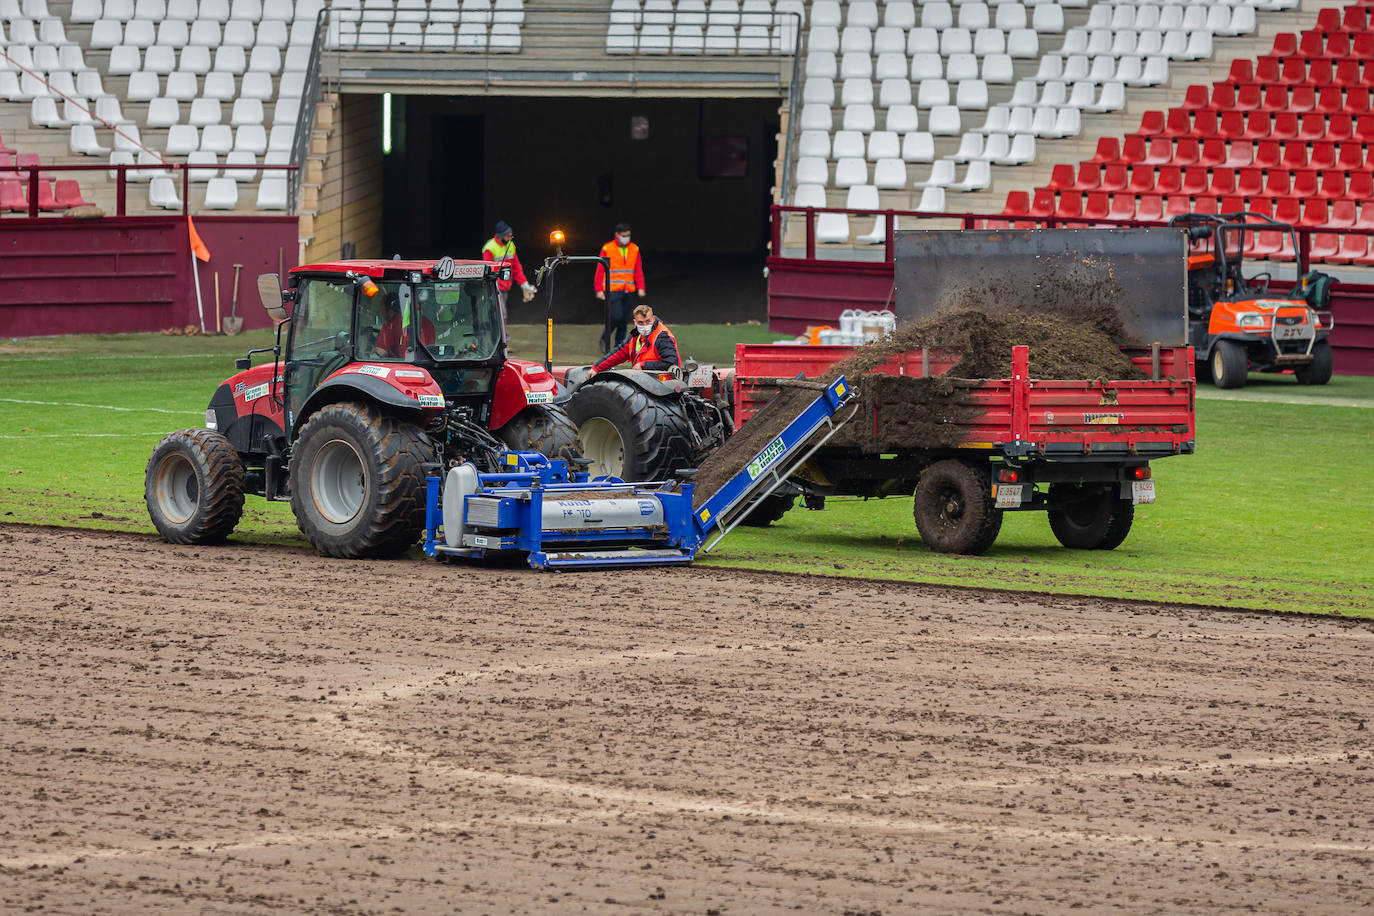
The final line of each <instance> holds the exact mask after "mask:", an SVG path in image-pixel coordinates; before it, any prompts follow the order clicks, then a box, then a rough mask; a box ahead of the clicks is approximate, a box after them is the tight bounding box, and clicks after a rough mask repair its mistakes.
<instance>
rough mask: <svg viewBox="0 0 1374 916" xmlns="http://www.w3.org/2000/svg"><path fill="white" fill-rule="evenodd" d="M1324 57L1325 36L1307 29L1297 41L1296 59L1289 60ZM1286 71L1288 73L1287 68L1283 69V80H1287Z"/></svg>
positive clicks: (1304, 77)
mask: <svg viewBox="0 0 1374 916" xmlns="http://www.w3.org/2000/svg"><path fill="white" fill-rule="evenodd" d="M1325 56H1326V36H1325V35H1323V34H1322V33H1321V32H1318V31H1316V30H1314V29H1308V30H1307V31H1305V32H1303V33H1302V37H1301V38H1299V39H1298V53H1297V58H1290V60H1291V59H1301V58H1306V57H1325ZM1304 63H1306V61H1304ZM1287 71H1288V68H1287V67H1284V73H1285V79H1286V78H1287ZM1303 79H1306V75H1305V74H1304V76H1303Z"/></svg>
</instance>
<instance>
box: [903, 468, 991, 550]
mask: <svg viewBox="0 0 1374 916" xmlns="http://www.w3.org/2000/svg"><path fill="white" fill-rule="evenodd" d="M912 514H913V515H914V516H915V517H916V530H918V531H919V532H921V540H923V541H925V542H926V546H927V547H929V548H930V549H931V550H933V551H935V552H936V553H962V554H968V555H970V556H977V555H979V554H982V553H986V552H987V549H988V548H989V547H991V546H992V542H993V541H995V540H997V533H998V532H999V531H1001V530H1002V510H1001V509H998V508H997V506H996V505H995V504H994V503H993V500H992V492H991V487H990V485H989V480H988V473H987V470H986V468H983V467H975V466H974V465H971V464H965V463H964V462H962V461H956V460H954V459H952V458H950V459H945V460H944V461H937V462H935V463H934V464H932V465H931V466H930V467H928V468H926V469H925V472H924V473H922V474H921V480H920V482H919V483H918V484H916V498H915V500H914V504H913V506H912Z"/></svg>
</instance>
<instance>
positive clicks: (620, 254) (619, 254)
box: [592, 222, 645, 351]
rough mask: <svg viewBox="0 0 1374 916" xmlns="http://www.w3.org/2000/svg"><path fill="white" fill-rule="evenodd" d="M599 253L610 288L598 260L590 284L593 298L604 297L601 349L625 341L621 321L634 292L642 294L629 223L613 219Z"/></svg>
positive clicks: (641, 266)
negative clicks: (612, 231)
mask: <svg viewBox="0 0 1374 916" xmlns="http://www.w3.org/2000/svg"><path fill="white" fill-rule="evenodd" d="M601 256H602V257H603V258H606V259H607V260H609V261H610V262H611V277H610V280H611V282H610V289H609V290H607V284H606V271H605V270H604V269H603V268H602V267H601V265H599V264H598V265H597V268H596V278H595V279H594V280H593V281H592V285H593V286H594V287H595V288H596V298H598V299H604V300H606V330H605V331H603V332H602V334H601V349H602V350H603V351H605V350H609V349H611V347H612V346H616V347H619V346H620V345H621V344H623V343H624V342H625V324H626V322H628V321H629V319H630V306H631V304H632V303H633V302H634V298H635V294H636V293H638V294H639V298H641V299H643V298H644V295H645V294H644V260H643V258H641V257H640V256H639V246H638V245H636V244H635V243H634V242H632V241H630V224H629V223H626V222H620V223H616V225H615V238H613V239H611V240H610V241H609V242H607V243H606V244H604V245H602V246H601ZM613 335H614V337H615V340H614V342H612V340H611V337H612V336H613Z"/></svg>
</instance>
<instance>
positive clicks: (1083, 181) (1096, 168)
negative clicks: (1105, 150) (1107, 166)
mask: <svg viewBox="0 0 1374 916" xmlns="http://www.w3.org/2000/svg"><path fill="white" fill-rule="evenodd" d="M1101 183H1102V166H1100V165H1098V164H1097V163H1095V162H1080V163H1079V164H1078V178H1077V179H1076V180H1075V181H1074V183H1073V189H1074V190H1075V191H1095V190H1097V186H1098V185H1100V184H1101Z"/></svg>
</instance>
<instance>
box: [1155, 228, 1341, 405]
mask: <svg viewBox="0 0 1374 916" xmlns="http://www.w3.org/2000/svg"><path fill="white" fill-rule="evenodd" d="M1169 225H1171V226H1179V227H1183V228H1186V229H1187V230H1188V237H1189V246H1188V340H1189V342H1190V343H1191V344H1192V345H1193V348H1194V350H1195V352H1196V365H1197V368H1198V371H1199V375H1200V376H1202V375H1205V374H1206V373H1207V372H1209V371H1210V373H1211V376H1212V383H1213V384H1214V385H1216V386H1217V387H1218V388H1240V387H1241V386H1242V385H1244V384H1245V380H1246V373H1247V372H1285V371H1290V370H1291V371H1292V373H1293V375H1294V376H1296V377H1297V380H1298V381H1299V382H1300V383H1302V384H1304V385H1325V384H1326V383H1327V382H1329V381H1331V372H1332V365H1333V363H1332V355H1331V342H1330V340H1329V339H1328V338H1329V337H1330V336H1331V328H1332V326H1333V324H1334V322H1333V321H1332V318H1331V312H1330V311H1328V310H1327V306H1328V305H1329V303H1330V298H1331V294H1330V283H1331V279H1330V277H1328V276H1326V275H1325V274H1320V273H1316V272H1310V273H1307V274H1304V275H1303V276H1302V277H1300V278H1299V279H1298V282H1297V284H1296V285H1295V286H1293V287H1292V288H1291V289H1288V290H1284V291H1279V290H1277V289H1274V290H1272V291H1271V281H1272V279H1273V277H1272V274H1271V273H1270V272H1269V271H1254V272H1250V273H1247V272H1246V271H1245V270H1244V269H1243V268H1244V266H1245V257H1246V256H1247V255H1249V256H1252V257H1253V256H1257V255H1265V254H1270V255H1274V256H1276V257H1279V258H1283V257H1287V258H1289V259H1291V258H1292V257H1293V253H1294V252H1296V251H1297V245H1296V239H1295V238H1294V233H1293V227H1292V226H1290V225H1288V224H1286V223H1279V222H1275V221H1274V220H1272V219H1270V218H1269V217H1267V216H1260V215H1259V214H1255V213H1225V214H1221V215H1217V214H1215V213H1187V214H1184V215H1182V216H1176V217H1174V218H1173V219H1172V220H1171V221H1170V223H1169Z"/></svg>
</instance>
